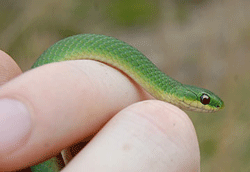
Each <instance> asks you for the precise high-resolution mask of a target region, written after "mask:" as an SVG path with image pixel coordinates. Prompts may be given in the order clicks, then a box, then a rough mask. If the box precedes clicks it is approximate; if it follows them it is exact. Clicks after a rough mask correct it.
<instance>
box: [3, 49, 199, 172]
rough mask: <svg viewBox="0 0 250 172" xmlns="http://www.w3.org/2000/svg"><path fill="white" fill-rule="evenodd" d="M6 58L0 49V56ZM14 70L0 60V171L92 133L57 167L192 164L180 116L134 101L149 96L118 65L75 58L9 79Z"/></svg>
mask: <svg viewBox="0 0 250 172" xmlns="http://www.w3.org/2000/svg"><path fill="white" fill-rule="evenodd" d="M6 59H10V57H8V56H7V55H6V54H4V53H3V52H0V64H3V65H4V64H7V63H6ZM3 69H11V70H3ZM13 71H16V72H13ZM20 73H21V70H20V69H19V68H18V66H16V65H13V66H11V67H5V68H2V67H1V66H0V74H1V75H0V76H1V77H0V83H2V86H1V90H0V111H1V112H0V155H1V156H0V171H1V170H2V171H10V170H17V169H21V168H25V167H28V166H32V165H35V164H37V163H39V162H42V161H44V160H46V159H48V158H51V157H53V156H55V155H56V154H57V153H59V152H60V151H61V150H62V149H64V148H66V147H69V146H70V145H72V144H74V143H76V142H78V141H80V140H82V139H84V138H86V137H88V136H90V135H93V134H95V133H97V134H96V136H95V137H94V138H93V139H92V140H91V141H90V142H89V143H88V145H87V146H86V147H84V149H83V150H81V151H80V152H79V153H78V154H77V155H76V156H75V157H74V158H73V159H72V160H71V162H70V163H69V164H68V165H67V166H66V167H65V168H64V169H63V170H62V171H64V172H67V171H199V165H200V155H199V146H198V141H197V137H196V133H195V129H194V127H193V125H192V122H191V121H190V119H189V118H188V116H187V115H186V114H185V113H184V112H183V111H181V110H180V109H179V108H177V107H175V106H173V105H171V104H168V103H165V102H162V101H157V100H147V101H142V102H139V103H135V102H138V101H141V100H145V99H150V98H151V97H150V96H149V95H148V94H147V93H146V92H144V91H143V90H142V89H141V87H140V86H138V85H137V84H136V83H134V81H132V80H131V79H129V78H128V77H127V76H125V75H124V74H123V73H122V72H120V71H118V70H116V69H114V68H111V67H109V66H107V65H105V64H103V63H99V62H96V61H90V60H77V61H67V62H60V63H53V64H48V65H44V66H42V67H39V68H36V69H34V70H31V71H28V72H26V73H24V74H22V75H20V76H18V77H16V78H15V79H13V80H10V79H11V78H13V77H15V76H17V75H19V74H20ZM2 76H5V77H2ZM7 76H8V77H7ZM9 80H10V81H9ZM7 81H9V82H7ZM5 82H6V83H5ZM20 102H21V103H20ZM131 104H132V105H131ZM129 105H130V106H129ZM111 118H112V119H111ZM102 127H103V128H102Z"/></svg>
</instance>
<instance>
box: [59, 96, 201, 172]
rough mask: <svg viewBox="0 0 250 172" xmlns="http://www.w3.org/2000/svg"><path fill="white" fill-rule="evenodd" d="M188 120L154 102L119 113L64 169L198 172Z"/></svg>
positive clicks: (197, 156) (194, 138)
mask: <svg viewBox="0 0 250 172" xmlns="http://www.w3.org/2000/svg"><path fill="white" fill-rule="evenodd" d="M199 165H200V154H199V146H198V141H197V136H196V133H195V129H194V127H193V125H192V122H191V120H190V119H189V118H188V116H187V115H186V114H185V113H184V112H183V111H181V110H180V109H178V108H177V107H175V106H173V105H171V104H168V103H164V102H161V101H157V100H154V101H153V100H151V101H144V102H139V103H136V104H134V105H131V106H130V107H128V108H126V109H124V110H122V111H121V112H119V113H118V114H117V115H116V116H115V117H114V118H112V119H111V120H110V121H109V122H108V123H107V124H106V125H105V126H104V128H103V129H102V130H101V131H100V132H99V133H98V134H97V135H96V136H95V137H94V139H93V140H91V141H90V142H89V144H88V145H87V146H86V147H85V148H84V149H83V150H82V151H81V152H80V153H78V154H77V155H76V157H74V158H73V160H72V161H71V162H70V163H69V164H68V165H67V166H66V167H65V168H64V170H63V172H67V171H130V172H133V171H159V172H160V171H169V172H172V171H173V172H176V171H199Z"/></svg>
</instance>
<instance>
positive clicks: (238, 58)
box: [0, 0, 250, 172]
mask: <svg viewBox="0 0 250 172" xmlns="http://www.w3.org/2000/svg"><path fill="white" fill-rule="evenodd" d="M249 9H250V1H248V0H126V1H122V0H43V1H40V0H19V1H15V0H1V1H0V22H1V25H0V49H1V50H3V51H5V52H7V53H8V54H9V55H10V56H12V57H13V58H14V60H15V61H16V62H17V63H18V64H19V65H20V67H21V68H22V70H23V71H26V70H28V69H29V68H30V67H31V65H32V64H33V63H34V61H35V60H36V59H37V58H38V57H39V55H40V54H41V53H42V52H43V51H44V50H45V49H47V48H48V47H49V46H51V45H52V44H53V43H55V42H57V41H58V40H60V39H62V38H65V37H68V36H71V35H75V34H80V33H96V34H104V35H109V36H113V37H116V38H118V39H121V40H123V41H125V42H127V43H129V44H130V45H132V46H134V47H136V48H138V49H139V50H140V51H141V52H143V53H144V54H145V55H146V56H147V57H148V58H149V59H151V60H152V61H153V62H154V63H155V64H156V65H157V66H158V67H159V68H160V69H161V70H162V71H164V72H165V73H167V74H168V75H170V76H171V77H173V78H175V79H177V80H178V81H180V82H182V83H185V84H191V85H196V86H199V87H203V88H207V89H209V90H211V91H213V92H215V93H216V94H218V95H219V96H220V97H221V98H222V99H223V100H224V102H225V105H226V107H225V109H223V110H222V111H221V112H218V113H214V114H201V113H194V112H187V113H188V114H189V116H190V118H191V120H192V121H193V123H194V126H195V128H196V131H197V135H198V140H199V144H200V150H201V171H203V172H210V171H216V172H217V171H237V172H238V171H250V137H249V135H250V127H249V126H250V113H249V112H250V111H249V105H250V104H249V99H250V90H249V88H250V77H249V74H250V10H249Z"/></svg>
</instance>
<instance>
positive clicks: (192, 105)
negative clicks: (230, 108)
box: [177, 85, 224, 112]
mask: <svg viewBox="0 0 250 172" xmlns="http://www.w3.org/2000/svg"><path fill="white" fill-rule="evenodd" d="M177 97H179V98H180V101H179V102H178V105H179V106H180V107H181V108H183V109H186V110H192V111H197V112H216V111H218V110H220V109H222V108H223V107H224V103H223V101H222V100H221V99H220V98H219V97H218V96H217V95H215V94H214V93H212V92H211V91H209V90H206V89H204V88H199V87H196V86H192V85H183V87H181V89H180V90H178V91H177Z"/></svg>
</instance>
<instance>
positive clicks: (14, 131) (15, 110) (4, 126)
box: [0, 99, 31, 154]
mask: <svg viewBox="0 0 250 172" xmlns="http://www.w3.org/2000/svg"><path fill="white" fill-rule="evenodd" d="M30 130H31V116H30V113H29V111H28V110H27V108H26V106H24V105H23V104H22V103H21V102H19V101H17V100H13V99H0V154H1V153H9V152H12V151H13V150H15V149H17V148H19V147H20V146H21V145H22V144H24V142H25V140H26V139H27V136H28V134H29V133H30Z"/></svg>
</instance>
